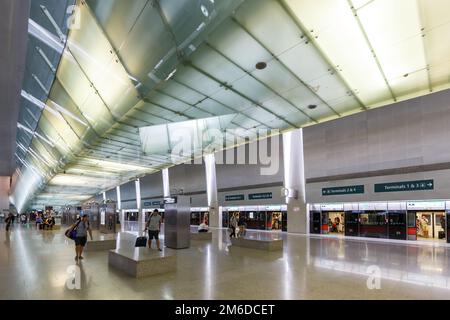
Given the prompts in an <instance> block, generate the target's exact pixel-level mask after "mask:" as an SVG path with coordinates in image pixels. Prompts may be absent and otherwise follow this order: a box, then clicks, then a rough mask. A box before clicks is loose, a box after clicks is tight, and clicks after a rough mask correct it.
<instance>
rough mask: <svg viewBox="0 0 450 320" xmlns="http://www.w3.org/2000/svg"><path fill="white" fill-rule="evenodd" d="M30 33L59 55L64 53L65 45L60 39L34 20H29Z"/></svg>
mask: <svg viewBox="0 0 450 320" xmlns="http://www.w3.org/2000/svg"><path fill="white" fill-rule="evenodd" d="M28 33H29V34H31V35H32V36H33V37H35V38H37V39H39V40H40V41H42V42H43V43H45V44H46V45H48V46H49V47H50V48H52V49H53V50H55V51H57V52H58V53H60V54H61V53H62V52H63V50H64V45H63V44H62V43H61V42H60V41H59V39H58V38H57V37H56V36H55V35H53V34H52V33H51V32H50V31H48V30H46V29H45V28H43V27H41V26H40V25H39V24H37V23H36V22H35V21H33V20H32V19H28Z"/></svg>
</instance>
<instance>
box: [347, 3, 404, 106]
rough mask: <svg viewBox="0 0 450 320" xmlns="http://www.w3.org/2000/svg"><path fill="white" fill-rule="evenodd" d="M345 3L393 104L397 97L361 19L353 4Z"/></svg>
mask: <svg viewBox="0 0 450 320" xmlns="http://www.w3.org/2000/svg"><path fill="white" fill-rule="evenodd" d="M347 3H348V5H349V7H350V10H351V11H352V14H353V16H354V17H355V20H356V22H357V23H358V26H359V29H360V31H361V34H362V35H363V37H364V39H365V40H366V45H367V46H368V47H369V50H370V52H372V54H373V58H374V60H375V62H376V64H377V66H378V70H379V71H380V74H381V76H382V77H383V80H384V82H385V84H386V87H387V89H388V90H389V93H390V94H391V97H392V99H393V100H394V102H396V101H397V97H396V96H395V94H394V91H393V90H392V87H391V85H390V84H389V81H388V79H387V77H386V73H385V72H384V70H383V67H382V66H381V62H380V59H378V56H377V54H376V52H375V49H374V47H373V45H372V43H371V41H370V39H369V36H368V35H367V32H366V29H365V28H364V25H363V23H362V22H361V19H360V18H359V16H358V11H357V10H356V9H355V7H354V6H353V3H352V1H351V0H347Z"/></svg>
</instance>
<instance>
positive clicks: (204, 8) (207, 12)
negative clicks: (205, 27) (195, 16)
mask: <svg viewBox="0 0 450 320" xmlns="http://www.w3.org/2000/svg"><path fill="white" fill-rule="evenodd" d="M200 10H202V13H203V15H204V16H205V17H207V18H208V16H209V11H208V9H206V7H205V6H204V5H201V6H200Z"/></svg>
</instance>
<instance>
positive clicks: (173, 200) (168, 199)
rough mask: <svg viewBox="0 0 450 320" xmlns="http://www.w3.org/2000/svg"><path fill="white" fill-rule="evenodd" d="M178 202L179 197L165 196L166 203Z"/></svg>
mask: <svg viewBox="0 0 450 320" xmlns="http://www.w3.org/2000/svg"><path fill="white" fill-rule="evenodd" d="M172 203H177V197H171V198H164V204H172Z"/></svg>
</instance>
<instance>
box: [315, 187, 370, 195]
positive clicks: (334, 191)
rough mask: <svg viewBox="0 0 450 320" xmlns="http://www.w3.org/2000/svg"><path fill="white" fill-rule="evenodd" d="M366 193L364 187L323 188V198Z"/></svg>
mask: <svg viewBox="0 0 450 320" xmlns="http://www.w3.org/2000/svg"><path fill="white" fill-rule="evenodd" d="M357 193H364V185H357V186H345V187H331V188H322V195H323V196H334V195H342V194H357Z"/></svg>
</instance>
